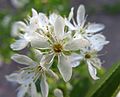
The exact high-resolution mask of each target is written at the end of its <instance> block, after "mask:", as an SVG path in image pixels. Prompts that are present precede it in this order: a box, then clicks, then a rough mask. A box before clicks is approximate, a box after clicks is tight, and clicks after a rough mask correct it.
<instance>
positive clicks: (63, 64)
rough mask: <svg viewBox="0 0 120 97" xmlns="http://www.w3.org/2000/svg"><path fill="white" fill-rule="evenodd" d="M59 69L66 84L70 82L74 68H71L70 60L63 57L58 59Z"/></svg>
mask: <svg viewBox="0 0 120 97" xmlns="http://www.w3.org/2000/svg"><path fill="white" fill-rule="evenodd" d="M58 69H59V71H60V73H61V75H62V77H63V79H64V81H65V82H67V81H69V80H70V79H71V76H72V66H70V59H69V57H67V56H63V55H61V56H60V57H59V59H58Z"/></svg>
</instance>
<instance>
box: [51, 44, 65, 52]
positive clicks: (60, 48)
mask: <svg viewBox="0 0 120 97" xmlns="http://www.w3.org/2000/svg"><path fill="white" fill-rule="evenodd" d="M53 50H54V52H55V53H60V52H61V51H62V50H63V47H62V45H61V44H60V43H56V44H54V45H53Z"/></svg>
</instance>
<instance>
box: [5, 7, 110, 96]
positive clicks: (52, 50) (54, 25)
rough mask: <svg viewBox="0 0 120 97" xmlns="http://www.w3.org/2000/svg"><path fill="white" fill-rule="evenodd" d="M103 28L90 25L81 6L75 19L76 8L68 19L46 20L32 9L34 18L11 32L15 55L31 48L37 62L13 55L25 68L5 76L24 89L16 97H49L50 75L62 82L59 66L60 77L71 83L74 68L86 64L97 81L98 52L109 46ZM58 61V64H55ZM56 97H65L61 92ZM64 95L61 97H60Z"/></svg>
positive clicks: (57, 15) (49, 17) (19, 55)
mask: <svg viewBox="0 0 120 97" xmlns="http://www.w3.org/2000/svg"><path fill="white" fill-rule="evenodd" d="M103 29H104V25H103V24H97V23H87V22H86V14H85V8H84V6H83V5H80V6H79V8H78V10H77V16H76V18H75V19H74V8H71V11H70V13H69V16H68V17H62V16H60V15H59V14H56V13H52V14H50V15H49V16H47V15H46V14H44V13H41V12H40V13H38V12H37V11H36V10H35V9H32V16H31V17H29V18H28V21H27V22H22V21H19V22H16V23H15V24H14V25H13V28H12V35H13V36H15V37H18V40H16V41H15V42H14V43H13V44H11V48H12V49H13V50H15V51H19V50H22V49H24V48H26V47H28V48H32V50H33V51H34V53H35V56H36V60H37V61H35V60H33V59H31V58H30V57H28V56H26V55H21V54H14V55H13V56H12V60H14V61H15V62H17V63H19V64H24V65H25V67H24V68H21V69H20V71H19V72H16V73H12V74H11V75H9V76H6V77H7V79H8V80H9V81H13V82H17V83H19V84H20V85H21V86H20V88H19V92H18V95H17V97H24V95H25V93H26V92H28V93H29V95H31V97H48V94H49V85H48V83H47V75H50V76H51V77H53V78H55V79H59V77H58V75H57V74H56V73H55V72H53V70H52V65H56V67H57V68H58V71H59V73H60V74H61V77H62V78H63V80H64V81H65V82H68V81H69V80H70V79H71V76H72V68H75V67H77V66H79V65H80V63H81V62H82V61H84V62H85V63H86V64H87V66H88V71H89V74H90V76H91V77H92V78H93V79H94V80H97V79H99V77H98V76H97V69H100V68H101V64H102V62H101V60H100V59H99V58H98V54H97V53H98V52H99V51H101V50H102V48H103V47H104V45H106V44H108V43H109V41H106V38H105V36H104V35H102V33H100V32H101V31H102V30H103ZM54 60H57V63H56V64H53V62H54ZM38 79H40V88H41V95H40V94H39V93H37V90H36V86H35V82H36V81H37V80H38ZM57 91H59V93H57V92H56V93H55V95H57V96H56V97H63V96H62V92H61V91H60V90H57ZM60 95H61V96H60Z"/></svg>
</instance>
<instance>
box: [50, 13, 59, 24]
mask: <svg viewBox="0 0 120 97" xmlns="http://www.w3.org/2000/svg"><path fill="white" fill-rule="evenodd" d="M57 17H58V15H57V14H56V13H52V14H51V15H50V16H49V22H50V24H52V25H53V26H54V24H55V20H56V19H57Z"/></svg>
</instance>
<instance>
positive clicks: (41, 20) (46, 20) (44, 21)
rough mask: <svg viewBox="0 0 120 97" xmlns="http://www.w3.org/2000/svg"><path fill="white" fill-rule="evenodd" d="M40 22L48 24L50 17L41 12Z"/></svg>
mask: <svg viewBox="0 0 120 97" xmlns="http://www.w3.org/2000/svg"><path fill="white" fill-rule="evenodd" d="M39 19H40V24H41V25H43V26H46V25H47V24H48V18H47V16H46V15H45V14H43V13H39Z"/></svg>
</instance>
